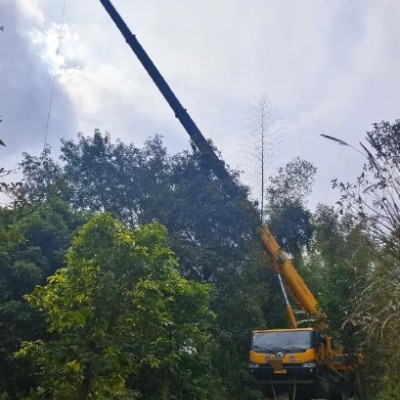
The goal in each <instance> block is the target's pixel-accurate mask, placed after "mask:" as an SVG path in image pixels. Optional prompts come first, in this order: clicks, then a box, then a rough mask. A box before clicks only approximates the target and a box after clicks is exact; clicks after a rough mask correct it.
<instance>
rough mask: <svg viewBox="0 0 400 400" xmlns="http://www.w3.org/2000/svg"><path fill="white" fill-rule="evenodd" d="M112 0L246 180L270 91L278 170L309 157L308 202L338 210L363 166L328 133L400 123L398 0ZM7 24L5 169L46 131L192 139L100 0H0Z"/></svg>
mask: <svg viewBox="0 0 400 400" xmlns="http://www.w3.org/2000/svg"><path fill="white" fill-rule="evenodd" d="M113 4H114V5H115V7H116V8H117V10H118V11H119V12H120V14H121V15H122V17H123V18H124V19H125V21H126V22H127V24H128V26H129V27H130V28H131V30H132V31H133V32H134V33H135V34H136V35H137V38H138V39H139V41H140V42H141V44H142V45H143V47H144V48H145V49H146V51H147V52H148V53H149V55H150V57H151V58H152V59H153V61H154V63H155V64H156V66H157V67H158V68H159V70H160V71H161V73H162V74H163V75H164V77H165V79H166V80H167V82H168V83H169V84H170V86H171V88H172V89H173V90H174V92H175V93H176V95H177V97H178V98H179V99H180V101H181V102H182V103H183V105H184V106H185V108H187V109H188V111H189V113H190V114H191V116H192V117H193V119H194V120H195V122H196V123H197V125H198V126H199V127H200V129H201V130H202V132H203V134H204V135H205V136H206V137H208V138H211V139H212V140H213V141H214V143H215V144H216V145H217V147H218V148H219V149H220V150H221V152H222V154H223V157H224V159H225V160H226V161H227V162H228V164H230V165H231V166H232V167H234V168H238V169H240V170H245V171H247V173H245V174H244V176H243V179H244V181H245V182H246V183H248V184H252V183H253V182H254V176H253V178H252V177H251V173H250V172H249V161H248V159H247V160H246V157H245V156H244V154H243V153H244V151H243V149H244V148H245V147H246V144H247V143H248V142H250V139H249V135H250V127H249V109H250V108H251V107H252V106H254V105H255V103H256V101H257V99H258V98H259V97H260V95H261V94H262V93H265V94H267V96H268V97H269V98H270V99H271V100H272V101H273V103H274V104H275V105H276V107H277V108H278V109H279V115H280V117H281V122H280V127H281V129H280V134H279V139H280V140H279V143H280V145H279V148H278V149H277V151H276V155H275V156H274V157H273V158H274V159H273V160H271V164H273V165H283V164H285V163H286V162H288V161H289V160H290V159H292V158H293V157H295V156H299V157H301V158H304V159H307V160H309V161H311V162H313V163H314V164H315V165H316V166H317V168H318V173H317V179H316V185H315V190H314V194H313V196H312V199H311V206H315V204H317V203H318V202H325V203H329V204H333V203H334V201H335V199H336V198H337V196H338V194H337V193H336V192H335V191H332V189H331V184H330V181H331V179H333V178H339V179H341V180H352V179H354V177H355V176H356V175H357V172H358V171H360V168H361V164H362V161H363V160H362V157H361V156H360V155H359V154H358V153H357V152H355V151H351V149H347V148H344V147H341V146H338V145H335V144H334V143H332V142H329V141H327V140H326V139H323V138H321V137H320V134H321V133H324V134H328V135H333V136H337V137H339V138H341V139H344V140H346V141H348V142H349V143H351V144H353V145H355V146H356V145H357V143H358V142H359V141H360V140H363V139H364V137H365V132H366V131H367V130H369V129H370V128H371V124H372V123H373V122H377V121H381V120H389V121H394V120H395V119H397V118H399V117H400V115H399V105H400V75H399V73H398V71H399V70H400V52H399V48H398V46H399V43H400V24H399V21H400V2H399V1H398V0H379V1H378V0H353V1H348V0H336V1H330V2H328V1H324V0H304V1H289V0H248V1H244V0H202V1H198V0H158V1H156V0H146V1H139V0H130V1H124V0H114V1H113ZM64 6H65V8H64ZM0 26H4V30H3V31H0V79H1V80H0V82H1V86H0V114H1V116H2V119H3V122H2V123H1V124H0V137H1V138H2V139H3V140H4V141H5V142H6V144H7V148H6V149H1V155H0V157H1V160H2V164H3V165H4V164H6V165H7V166H8V167H9V168H13V167H14V166H15V165H16V164H17V163H18V162H19V161H20V160H21V154H22V152H29V153H31V154H38V153H40V151H41V149H42V148H43V143H44V141H45V137H46V138H47V139H46V140H47V142H48V143H49V144H50V145H51V146H52V147H53V149H54V151H56V150H57V149H58V148H59V143H60V138H61V137H64V138H75V137H76V134H77V132H83V133H85V134H88V135H89V134H92V133H93V131H94V129H95V128H99V129H100V130H102V131H109V132H111V134H112V137H113V138H115V139H116V138H120V139H121V140H123V141H125V142H134V143H135V144H137V145H141V144H142V143H143V141H144V140H145V139H146V138H148V137H149V136H152V135H154V134H161V135H163V137H164V142H165V144H166V145H167V147H168V150H169V152H170V153H174V152H176V151H180V150H182V149H184V148H187V147H188V138H187V134H186V132H185V131H184V130H183V128H182V127H181V126H180V125H179V122H178V121H177V120H176V119H175V118H174V116H173V114H172V112H171V110H170V109H169V107H168V105H167V104H166V103H165V101H164V99H163V98H162V97H161V95H160V94H159V93H158V91H157V89H156V88H155V86H154V84H153V83H152V82H151V80H150V78H149V77H148V76H147V74H146V72H145V71H144V70H143V67H142V66H141V65H140V64H139V62H138V60H137V59H136V57H135V56H134V55H133V54H132V53H131V50H130V49H129V47H128V46H127V45H126V44H125V42H124V40H123V38H122V36H121V35H120V33H119V32H118V31H117V29H116V27H115V26H114V24H113V23H112V22H111V20H110V19H109V17H108V15H107V14H106V12H105V10H104V9H103V7H102V5H101V4H100V2H99V1H98V0H85V1H82V0H0ZM61 33H62V39H61V42H60V40H59V38H60V34H61ZM60 44H61V45H60ZM58 48H59V56H58V57H57V49H58ZM56 68H57V74H56V78H55V87H54V95H53V103H52V108H51V114H50V119H49V123H48V129H47V133H46V124H47V118H48V114H49V109H50V99H51V93H52V83H53V76H54V71H55V70H56Z"/></svg>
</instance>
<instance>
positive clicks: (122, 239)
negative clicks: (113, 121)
mask: <svg viewBox="0 0 400 400" xmlns="http://www.w3.org/2000/svg"><path fill="white" fill-rule="evenodd" d="M399 126H400V123H399V122H398V121H397V122H396V123H394V124H390V123H381V124H377V125H375V126H374V130H373V131H372V132H370V133H368V135H367V144H365V145H363V147H364V151H365V154H366V164H365V167H364V170H363V171H361V175H360V177H359V178H358V180H357V182H356V183H355V184H351V183H348V184H346V183H338V182H336V183H335V185H336V186H338V187H339V188H340V189H341V192H342V199H341V203H340V205H341V208H339V209H338V210H336V209H335V208H334V207H332V206H328V205H319V206H318V207H317V209H316V210H315V211H314V212H312V211H310V210H309V209H308V206H307V196H308V195H309V193H310V192H311V190H312V183H313V179H314V175H315V171H316V170H315V167H314V166H313V165H312V164H310V163H309V162H307V161H305V160H301V159H298V158H297V159H294V160H291V161H290V162H289V163H288V164H287V165H286V166H285V167H283V168H281V169H279V170H278V173H277V174H276V175H275V176H273V177H271V179H270V182H269V185H268V186H267V187H266V199H265V200H266V204H267V205H266V207H265V210H264V215H265V220H266V221H267V223H268V225H269V226H270V228H271V230H272V232H273V233H274V235H275V236H276V238H277V239H278V241H279V242H280V243H281V245H282V247H283V248H284V250H285V251H286V252H287V253H288V254H289V256H290V257H292V258H293V259H294V261H295V264H296V267H297V268H298V270H299V271H300V273H301V275H302V276H303V277H304V278H305V280H306V282H307V284H308V285H309V286H310V288H311V289H312V292H313V293H314V294H315V295H316V297H317V298H318V301H319V303H320V304H321V306H322V308H323V309H324V310H325V312H326V318H327V321H328V323H329V326H330V328H331V331H330V333H333V335H334V336H335V337H336V338H337V339H339V340H341V341H342V342H343V343H344V345H345V346H346V349H347V353H348V354H349V357H350V359H349V362H351V363H352V364H353V365H354V367H355V369H356V371H357V372H358V379H359V380H360V382H361V383H362V384H361V385H360V388H363V393H360V396H361V397H362V396H364V398H365V399H374V400H375V399H376V400H378V399H379V400H380V399H389V398H397V397H396V396H397V393H398V391H399V388H398V379H397V374H396V371H397V370H398V368H399V367H400V356H399V354H400V350H399V349H398V343H399V340H398V339H399V338H398V335H399V333H398V332H399V331H400V330H399V326H398V325H399V322H398V321H399V310H400V307H399V304H400V300H399V299H400V298H399V287H400V286H399V280H398V277H399V259H398V254H399V242H398V238H399V234H398V232H399V227H398V221H400V215H399V211H398V210H399V206H398V193H400V188H399V186H398V182H399V180H398V176H399V158H398V154H400V146H399V144H398V143H399V140H398V137H399ZM21 170H22V174H23V179H22V181H21V182H17V183H14V184H4V185H1V190H2V191H6V192H7V195H8V196H9V197H10V198H11V199H12V202H11V203H9V204H8V205H7V206H3V207H2V208H1V209H0V269H1V274H0V327H1V332H0V398H2V399H23V398H25V399H50V398H51V399H74V398H76V399H88V398H98V399H102V398H104V399H106V398H107V399H108V398H110V399H112V398H115V399H154V400H156V399H163V400H164V399H188V398H190V399H228V398H229V399H239V398H240V399H256V398H257V396H258V394H257V393H256V392H250V391H247V392H246V391H243V390H242V388H241V380H242V379H246V376H245V371H246V364H247V355H246V353H247V349H248V343H249V339H250V332H251V330H252V329H254V328H261V327H274V326H279V327H284V326H286V324H287V322H286V319H285V315H284V307H283V302H282V300H281V298H280V294H279V290H278V287H277V283H276V281H275V277H274V275H273V274H272V273H271V272H270V271H269V269H268V268H265V261H264V258H263V257H262V255H261V251H260V244H259V240H258V234H257V229H258V226H259V221H260V214H259V212H258V211H257V210H256V207H255V206H253V205H252V204H251V203H249V202H245V201H243V198H238V196H234V195H233V194H232V193H231V192H230V190H229V187H227V186H226V185H225V184H224V182H220V181H219V180H218V179H217V178H216V177H215V175H214V174H213V173H212V172H211V170H210V168H209V166H208V165H207V163H206V162H205V161H204V159H203V158H202V157H201V155H200V154H199V153H198V152H197V151H196V150H195V149H192V151H185V152H182V153H179V154H176V155H172V156H171V155H168V153H167V151H166V149H165V147H164V146H163V143H162V140H161V138H160V137H155V138H152V139H149V140H148V141H147V142H146V143H145V144H144V145H143V146H142V147H137V146H135V145H134V144H129V145H127V144H124V143H122V142H113V141H112V140H111V138H110V136H109V135H108V134H106V135H103V134H101V133H100V132H99V131H95V133H94V135H93V136H84V135H82V134H80V135H79V136H78V139H77V141H72V140H71V141H63V143H62V147H61V155H60V159H59V160H56V159H54V158H53V157H52V154H51V152H50V149H49V148H45V149H44V151H43V153H42V154H41V155H39V156H33V155H29V154H25V155H24V159H23V161H22V162H21ZM230 173H231V174H232V176H233V179H235V180H236V181H238V176H237V174H236V173H235V172H234V171H230ZM0 176H1V175H0ZM239 188H240V189H239V190H240V192H241V193H242V194H243V195H246V194H247V189H246V188H245V187H242V186H240V185H239ZM239 197H240V196H239ZM361 350H362V354H363V356H362V363H361V364H362V365H359V364H360V363H359V361H360V357H359V355H360V351H361ZM361 392H362V391H361Z"/></svg>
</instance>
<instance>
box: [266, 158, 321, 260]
mask: <svg viewBox="0 0 400 400" xmlns="http://www.w3.org/2000/svg"><path fill="white" fill-rule="evenodd" d="M315 173H316V168H315V166H314V165H313V164H311V163H310V162H308V161H306V160H302V159H300V158H295V159H293V160H292V161H290V162H289V163H287V164H286V166H285V167H284V168H280V169H279V170H278V173H277V175H276V176H273V177H271V179H270V184H269V186H268V188H267V206H266V217H267V225H268V226H269V228H270V230H271V231H272V233H273V234H274V236H275V238H276V240H277V241H278V243H279V244H280V245H281V246H282V248H283V249H284V250H285V251H286V252H287V253H289V254H290V255H291V256H292V257H293V258H294V260H295V262H296V264H298V263H299V262H300V260H301V255H302V252H303V251H304V250H306V249H307V248H308V247H309V246H310V243H311V239H312V234H313V229H312V224H311V213H310V211H309V210H308V209H307V208H306V200H307V197H308V195H309V194H310V193H311V190H312V185H313V182H314V176H315Z"/></svg>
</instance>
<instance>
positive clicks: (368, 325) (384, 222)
mask: <svg viewBox="0 0 400 400" xmlns="http://www.w3.org/2000/svg"><path fill="white" fill-rule="evenodd" d="M399 138H400V120H396V121H395V122H394V123H389V122H381V123H377V124H374V125H373V130H372V131H370V132H367V135H366V143H361V147H362V152H363V153H364V155H365V158H366V161H365V164H364V166H363V169H362V172H361V174H360V175H359V176H358V178H357V180H356V182H354V183H343V182H338V181H337V180H335V181H334V182H333V184H334V187H338V188H339V189H340V191H341V199H340V202H339V205H340V206H341V212H343V213H344V212H346V213H348V214H349V215H350V216H351V217H352V218H353V220H354V221H357V222H358V223H359V224H360V226H361V228H362V233H363V234H364V236H365V237H367V238H368V241H369V243H370V251H369V252H368V253H367V254H371V253H372V257H370V259H369V260H366V261H365V264H366V273H365V277H366V284H365V285H364V286H363V287H362V288H361V289H362V290H359V291H357V293H356V295H357V297H358V298H359V301H358V303H357V307H356V309H355V310H353V313H352V314H351V315H350V316H349V323H351V324H353V325H354V326H355V327H356V329H357V330H358V331H362V332H365V333H366V340H365V342H364V350H365V354H366V368H367V371H368V372H369V377H368V381H369V382H370V386H368V387H369V389H370V392H371V394H373V395H374V396H375V397H374V398H377V399H389V398H393V397H392V396H396V395H397V392H398V379H397V377H395V376H394V374H393V371H395V370H397V369H398V368H399V366H400V357H399V354H400V353H399V349H398V346H397V343H398V332H399V330H400V326H399V322H398V321H399V317H400V306H399V304H400V296H399V291H398V288H399V279H398V273H399V250H400V242H399V239H400V235H399V232H400V229H399V228H400V225H399V221H400V213H399V201H400V186H399V177H400V174H399V171H400V159H399V150H400V139H399ZM330 139H333V140H335V141H336V142H339V143H340V144H342V145H345V146H349V145H348V144H347V143H346V142H344V141H342V140H339V139H336V138H330ZM351 147H352V146H351ZM383 359H387V360H390V362H385V363H383V364H380V360H383ZM377 371H379V372H377Z"/></svg>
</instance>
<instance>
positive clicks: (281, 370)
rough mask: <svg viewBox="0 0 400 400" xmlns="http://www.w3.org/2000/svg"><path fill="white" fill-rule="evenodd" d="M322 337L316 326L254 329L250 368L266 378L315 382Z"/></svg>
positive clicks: (260, 376) (257, 374) (254, 374)
mask: <svg viewBox="0 0 400 400" xmlns="http://www.w3.org/2000/svg"><path fill="white" fill-rule="evenodd" d="M320 348H321V337H320V335H319V333H318V332H317V331H315V330H314V329H312V328H296V329H272V330H256V331H253V335H252V341H251V349H250V363H249V369H250V373H251V375H252V376H253V377H255V378H256V379H259V380H265V381H271V382H272V381H282V380H284V381H285V382H288V381H291V380H293V381H294V382H300V381H304V383H309V382H310V381H314V379H315V376H316V374H317V370H318V367H319V359H320V352H321V351H320Z"/></svg>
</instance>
